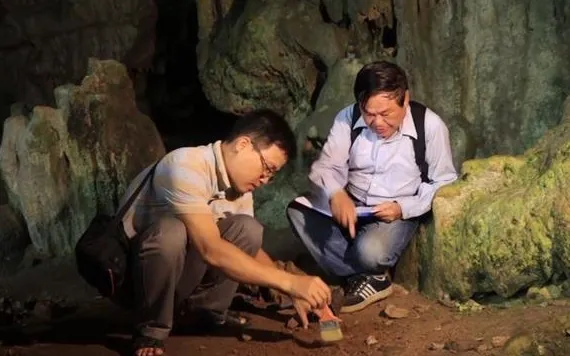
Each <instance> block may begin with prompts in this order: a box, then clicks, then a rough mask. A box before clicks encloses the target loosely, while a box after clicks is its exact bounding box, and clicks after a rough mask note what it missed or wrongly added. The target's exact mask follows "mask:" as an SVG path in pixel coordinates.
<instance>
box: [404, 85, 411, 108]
mask: <svg viewBox="0 0 570 356" xmlns="http://www.w3.org/2000/svg"><path fill="white" fill-rule="evenodd" d="M408 105H410V91H409V90H406V92H405V93H404V108H405V109H407V108H408Z"/></svg>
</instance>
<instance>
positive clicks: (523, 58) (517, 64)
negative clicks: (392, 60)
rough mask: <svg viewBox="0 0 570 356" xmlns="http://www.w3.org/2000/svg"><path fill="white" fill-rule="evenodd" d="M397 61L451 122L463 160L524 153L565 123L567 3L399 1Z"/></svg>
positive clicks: (569, 74)
mask: <svg viewBox="0 0 570 356" xmlns="http://www.w3.org/2000/svg"><path fill="white" fill-rule="evenodd" d="M394 5H395V14H396V18H397V19H398V44H399V48H398V54H397V61H398V62H399V63H400V64H402V65H403V66H404V67H405V68H406V69H407V70H408V71H409V74H410V77H411V86H412V92H413V95H414V96H415V97H416V98H417V99H418V100H420V101H424V102H425V103H426V104H427V105H428V106H430V107H431V108H432V109H434V110H435V111H436V112H437V113H439V114H440V116H441V117H442V118H443V119H444V120H446V121H447V123H448V124H449V125H450V126H451V128H450V129H451V134H452V141H453V147H454V156H455V157H456V164H457V166H458V167H459V165H460V163H461V162H462V161H464V160H465V159H469V158H473V157H475V155H476V157H486V156H489V155H492V154H521V153H522V152H523V151H524V150H525V149H528V148H529V147H531V146H532V145H534V144H535V143H536V142H537V140H538V139H539V138H540V137H541V136H542V135H543V134H544V133H545V132H546V130H547V129H549V128H552V127H554V126H555V125H557V124H558V120H559V116H558V115H556V113H557V112H558V111H559V110H560V108H561V107H562V103H563V101H564V97H565V95H567V89H566V88H568V87H569V86H570V47H568V46H567V45H566V44H567V38H568V37H569V36H570V27H569V26H568V22H567V21H568V20H567V19H568V17H569V16H570V3H569V2H567V1H565V0H547V1H546V2H540V3H539V2H520V1H517V0H483V1H478V2H473V1H435V2H434V1H396V2H394Z"/></svg>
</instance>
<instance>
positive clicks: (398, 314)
mask: <svg viewBox="0 0 570 356" xmlns="http://www.w3.org/2000/svg"><path fill="white" fill-rule="evenodd" d="M384 314H385V315H386V316H387V317H389V318H391V319H402V318H406V317H407V316H408V315H409V314H410V311H409V310H408V309H404V308H398V307H396V306H395V305H393V304H388V305H387V306H386V308H385V309H384Z"/></svg>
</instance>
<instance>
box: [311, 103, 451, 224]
mask: <svg viewBox="0 0 570 356" xmlns="http://www.w3.org/2000/svg"><path fill="white" fill-rule="evenodd" d="M352 109H353V105H350V106H347V107H346V108H344V109H342V110H341V111H340V112H339V113H338V114H337V116H336V118H335V120H334V123H333V126H332V128H331V130H330V133H329V136H328V138H327V141H326V143H325V145H324V147H323V150H322V152H321V155H320V157H319V159H318V160H316V161H315V162H314V163H313V165H312V167H311V173H310V174H309V179H310V180H311V182H312V183H313V184H314V185H315V187H316V188H317V193H318V196H320V197H321V198H324V199H321V203H322V201H323V200H325V201H327V202H328V198H329V197H330V196H331V195H332V194H333V193H334V192H336V191H338V190H339V189H343V188H346V189H347V190H348V192H349V193H350V194H352V195H353V196H354V197H355V198H356V199H358V200H359V201H360V202H362V203H364V204H365V205H368V206H373V205H377V204H380V203H382V202H386V201H397V202H398V203H399V204H400V207H401V209H402V218H403V219H408V218H412V217H417V216H420V215H422V214H424V213H426V212H428V211H429V210H430V209H431V202H432V200H433V197H434V195H435V193H436V191H437V190H438V189H439V188H440V187H441V186H443V185H445V184H449V183H451V182H453V181H454V180H456V179H457V172H456V170H455V167H454V166H453V158H452V155H451V145H450V143H449V131H448V129H447V127H446V125H445V123H444V122H443V120H442V119H441V118H440V117H439V116H438V115H437V114H435V113H434V112H433V111H431V110H430V109H429V108H428V109H427V110H426V113H425V141H426V155H425V156H426V162H427V164H428V167H429V168H428V177H429V179H430V180H431V182H430V183H425V182H422V180H421V174H420V169H419V167H418V166H417V164H416V161H415V154H414V147H413V142H412V139H411V137H413V138H417V135H418V134H417V132H416V128H415V125H414V121H413V118H412V114H411V111H410V108H409V107H408V110H407V113H406V116H405V117H404V120H403V121H402V124H401V126H400V129H399V130H398V131H397V132H396V133H394V134H393V135H392V136H391V137H389V138H387V139H384V138H382V137H380V136H378V135H377V134H376V133H375V132H374V131H372V130H370V129H369V128H368V126H367V125H366V123H365V122H364V119H363V118H362V116H361V117H360V119H359V120H358V121H357V122H356V125H355V127H354V128H355V129H356V128H358V127H363V130H362V132H361V133H360V135H359V136H358V137H357V138H356V140H355V141H354V144H353V146H352V148H350V136H351V135H350V133H351V122H352ZM349 149H350V152H349Z"/></svg>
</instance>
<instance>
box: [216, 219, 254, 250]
mask: <svg viewBox="0 0 570 356" xmlns="http://www.w3.org/2000/svg"><path fill="white" fill-rule="evenodd" d="M218 227H219V229H220V233H221V235H222V237H223V238H224V239H225V240H227V241H228V242H231V243H233V244H234V245H236V246H237V247H239V248H240V249H241V250H242V251H244V252H246V253H248V254H249V255H252V256H253V255H255V254H257V251H259V249H260V248H261V243H262V242H263V225H262V224H261V223H260V222H259V221H257V219H255V218H254V217H252V216H250V215H246V214H236V215H231V216H229V217H227V218H225V219H222V220H220V221H219V222H218Z"/></svg>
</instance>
